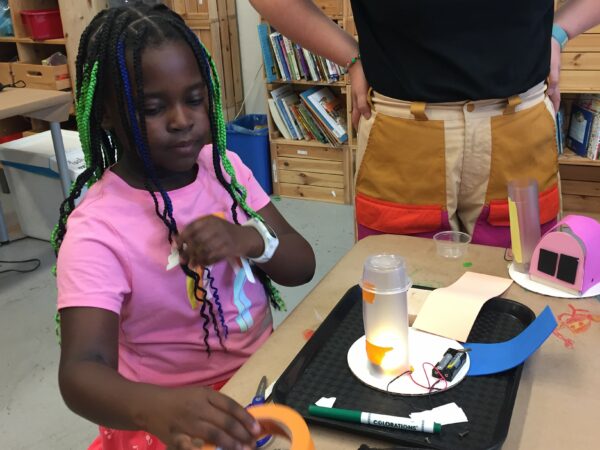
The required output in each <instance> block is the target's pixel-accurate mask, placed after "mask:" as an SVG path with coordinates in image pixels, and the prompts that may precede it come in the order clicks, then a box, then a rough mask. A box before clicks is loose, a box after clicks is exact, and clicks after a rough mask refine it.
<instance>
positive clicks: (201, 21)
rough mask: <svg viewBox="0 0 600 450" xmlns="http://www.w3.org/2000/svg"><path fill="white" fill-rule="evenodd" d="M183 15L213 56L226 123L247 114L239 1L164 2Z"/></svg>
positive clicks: (165, 0)
mask: <svg viewBox="0 0 600 450" xmlns="http://www.w3.org/2000/svg"><path fill="white" fill-rule="evenodd" d="M163 3H164V4H165V5H167V6H168V7H169V8H171V9H172V10H173V11H175V12H176V13H178V14H180V15H181V16H182V17H183V19H184V20H185V22H186V24H187V25H188V27H190V28H191V29H192V31H194V33H196V35H197V36H198V38H199V39H200V41H201V42H202V43H203V44H204V46H205V47H206V49H207V50H208V52H209V53H210V54H211V55H212V57H213V59H214V62H215V65H216V67H217V72H218V73H219V78H220V79H221V92H222V101H223V113H224V116H225V120H232V119H234V118H235V116H236V115H237V114H238V113H240V114H243V112H244V111H243V102H244V88H243V84H242V64H241V54H240V41H239V30H238V21H237V10H236V5H235V0H218V1H217V0H206V1H198V0H164V1H163Z"/></svg>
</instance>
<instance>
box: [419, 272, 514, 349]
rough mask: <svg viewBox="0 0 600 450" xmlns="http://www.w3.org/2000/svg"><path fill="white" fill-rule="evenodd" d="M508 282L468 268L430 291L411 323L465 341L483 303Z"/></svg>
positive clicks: (507, 284)
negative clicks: (446, 285) (446, 284)
mask: <svg viewBox="0 0 600 450" xmlns="http://www.w3.org/2000/svg"><path fill="white" fill-rule="evenodd" d="M511 283H512V280H511V279H509V278H501V277H495V276H492V275H484V274H480V273H475V272H467V273H465V274H464V275H463V276H462V277H460V278H459V279H458V280H457V281H456V282H455V283H454V284H451V285H450V286H448V287H445V288H440V289H436V290H435V291H433V292H432V293H431V294H429V297H427V301H425V304H424V305H423V307H422V308H421V311H420V312H419V314H418V316H417V318H416V320H415V322H414V323H413V327H415V328H418V329H419V330H422V331H427V332H428V333H433V334H437V335H439V336H444V337H447V338H450V339H455V340H457V341H460V342H465V341H466V340H467V337H468V336H469V333H470V332H471V328H472V327H473V323H475V319H476V318H477V315H478V314H479V311H480V310H481V307H482V306H483V304H484V303H485V302H487V301H488V300H489V299H491V298H493V297H498V296H499V295H501V294H502V293H503V292H504V291H506V290H507V289H508V287H509V286H510V285H511Z"/></svg>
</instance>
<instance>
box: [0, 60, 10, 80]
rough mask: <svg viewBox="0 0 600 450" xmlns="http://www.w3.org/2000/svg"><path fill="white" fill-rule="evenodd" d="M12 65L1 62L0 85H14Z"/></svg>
mask: <svg viewBox="0 0 600 450" xmlns="http://www.w3.org/2000/svg"><path fill="white" fill-rule="evenodd" d="M10 66H11V64H10V63H4V62H0V83H2V84H12V82H13V76H12V70H11V68H10Z"/></svg>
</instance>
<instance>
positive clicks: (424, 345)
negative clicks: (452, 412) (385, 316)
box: [348, 328, 471, 395]
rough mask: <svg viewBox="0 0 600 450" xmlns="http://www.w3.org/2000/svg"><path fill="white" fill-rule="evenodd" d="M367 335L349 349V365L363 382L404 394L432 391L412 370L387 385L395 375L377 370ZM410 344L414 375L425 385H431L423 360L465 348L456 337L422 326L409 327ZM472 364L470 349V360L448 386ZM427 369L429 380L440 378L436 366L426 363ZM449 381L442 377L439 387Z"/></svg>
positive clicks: (434, 358) (424, 393)
mask: <svg viewBox="0 0 600 450" xmlns="http://www.w3.org/2000/svg"><path fill="white" fill-rule="evenodd" d="M365 339H366V338H365V336H363V337H361V338H360V339H358V340H357V341H356V342H355V343H354V344H352V346H351V347H350V350H348V366H349V367H350V370H351V371H352V373H353V374H354V375H355V376H356V377H357V378H358V379H359V380H360V381H362V382H363V383H365V384H366V385H368V386H371V387H373V388H375V389H378V390H380V391H384V392H389V393H391V394H400V395H427V394H429V389H425V388H422V387H420V386H418V385H417V384H415V383H414V382H413V381H412V380H411V379H410V377H409V376H408V374H406V375H403V376H402V377H400V378H398V379H397V380H396V381H394V382H393V383H392V384H391V385H390V387H389V390H388V389H387V386H388V383H389V382H390V381H392V380H393V379H394V378H395V377H394V376H391V375H382V374H380V373H376V372H375V371H374V370H373V366H372V365H371V363H370V362H369V359H368V358H367V350H366V346H365ZM408 345H409V349H408V351H409V353H408V354H409V357H408V359H409V363H410V365H411V366H413V368H414V369H415V371H414V372H413V374H412V377H413V378H414V380H415V381H416V382H418V383H419V384H422V385H423V386H427V385H428V384H427V379H426V378H425V373H424V372H423V363H425V362H428V363H431V364H435V363H437V362H438V361H439V360H440V359H442V357H443V356H444V353H446V350H448V349H449V348H455V349H462V348H463V346H462V345H461V344H460V343H458V342H456V341H453V340H452V339H448V338H444V337H440V336H436V335H434V334H429V333H424V332H422V331H419V330H415V329H413V328H410V329H409V330H408ZM470 365H471V360H470V359H469V357H468V353H467V361H466V362H465V364H464V365H463V366H462V367H461V369H460V371H459V372H458V373H457V374H456V375H455V376H454V379H453V380H452V381H449V382H448V389H449V388H451V387H453V386H456V385H457V384H458V383H460V382H461V381H462V380H463V378H464V377H465V376H466V375H467V372H468V371H469V366H470ZM425 369H426V370H427V375H428V377H429V382H430V383H431V384H433V383H435V382H436V381H437V380H438V379H437V378H434V377H433V376H432V375H431V370H432V367H431V366H430V365H428V364H427V365H426V366H425ZM444 386H445V384H444V382H443V381H440V382H439V383H438V384H437V385H436V388H440V389H442V388H444ZM438 392H440V391H437V390H433V391H431V394H435V393H438Z"/></svg>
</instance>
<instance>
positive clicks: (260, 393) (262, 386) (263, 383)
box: [246, 377, 272, 448]
mask: <svg viewBox="0 0 600 450" xmlns="http://www.w3.org/2000/svg"><path fill="white" fill-rule="evenodd" d="M266 390H267V377H262V378H261V379H260V382H259V383H258V388H257V389H256V394H254V397H253V398H252V401H251V402H250V404H249V405H248V406H246V408H248V407H249V406H257V405H264V403H265V391H266ZM271 437H272V436H271V435H270V434H269V435H267V436H265V437H263V438H261V439H259V440H258V441H256V448H261V447H264V446H265V445H267V443H268V442H269V441H270V440H271Z"/></svg>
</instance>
